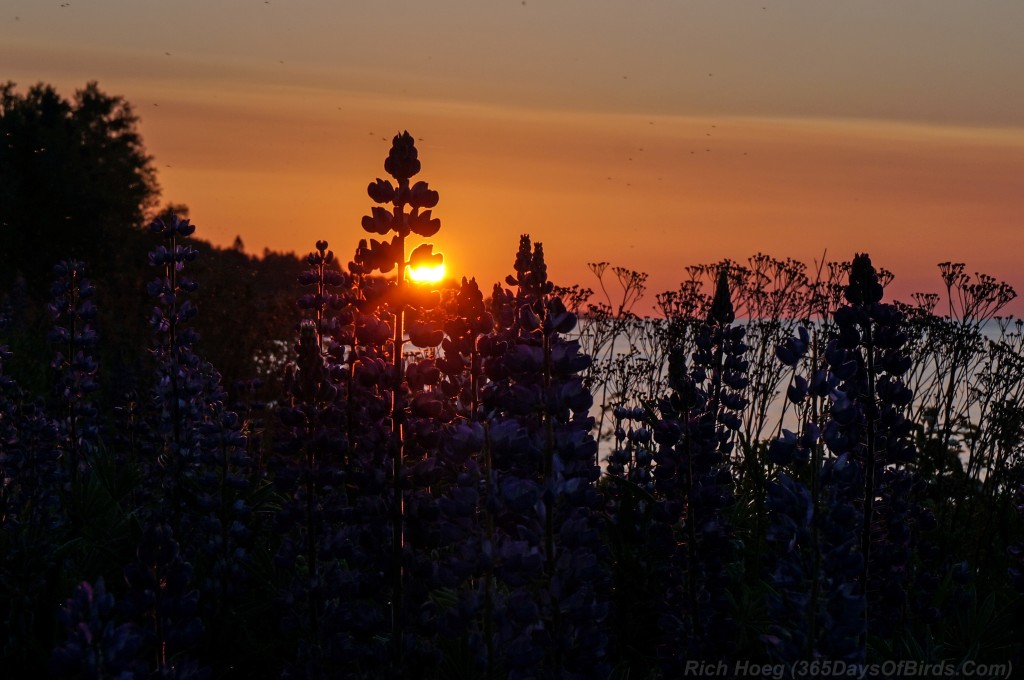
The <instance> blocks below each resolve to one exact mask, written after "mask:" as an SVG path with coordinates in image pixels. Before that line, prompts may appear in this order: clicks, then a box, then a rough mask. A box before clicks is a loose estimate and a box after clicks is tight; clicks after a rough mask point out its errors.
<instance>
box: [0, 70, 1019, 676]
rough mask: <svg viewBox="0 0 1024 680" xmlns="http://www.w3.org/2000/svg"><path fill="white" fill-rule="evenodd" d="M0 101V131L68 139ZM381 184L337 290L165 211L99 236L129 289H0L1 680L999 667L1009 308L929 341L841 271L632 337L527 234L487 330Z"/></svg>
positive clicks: (402, 173) (1015, 503) (92, 282)
mask: <svg viewBox="0 0 1024 680" xmlns="http://www.w3.org/2000/svg"><path fill="white" fill-rule="evenodd" d="M94 90H95V88H93V89H92V91H93V95H90V96H97V97H98V96H99V95H98V93H96V92H95V91H94ZM12 92H13V91H12V90H11V88H8V89H7V90H6V93H7V94H6V96H7V98H8V99H9V100H11V102H13V103H11V104H9V107H10V108H11V110H15V109H17V110H18V111H21V113H18V115H19V116H25V115H28V114H27V113H25V111H30V110H34V109H33V106H38V107H41V108H43V109H47V110H49V109H48V107H51V108H52V107H56V109H57V110H58V111H61V110H64V111H65V114H66V115H67V116H71V113H70V112H71V111H73V107H71V106H70V105H67V106H64V108H63V109H62V108H61V104H60V100H59V98H57V97H56V96H55V95H54V94H53V93H52V91H47V90H45V89H39V90H38V91H36V90H33V92H32V93H31V96H29V97H28V98H24V99H25V101H22V99H23V98H18V97H16V96H15V95H13V94H12ZM15 100H17V101H15ZM26 102H34V104H33V106H29V104H28V103H26ZM15 104H17V106H15ZM115 104H116V102H115ZM5 106H8V105H5ZM18 107H21V108H18ZM25 107H28V108H27V109H26V108H25ZM22 109H25V111H22ZM6 110H7V108H5V111H6ZM112 110H116V111H121V114H119V115H122V118H123V121H122V122H123V125H124V126H125V129H126V130H131V129H132V127H133V125H134V119H132V118H131V117H130V115H129V113H130V112H129V111H128V110H127V109H125V108H120V109H119V108H117V106H114V109H112ZM65 114H61V115H65ZM9 115H14V114H6V113H5V117H7V116H9ZM47 115H50V114H47ZM53 115H56V114H53ZM72 117H73V116H72ZM58 118H59V116H58ZM56 119H57V118H54V120H56ZM47 120H50V119H47ZM13 121H14V118H12V119H11V121H7V123H11V124H13ZM7 123H5V124H7ZM26 124H27V123H26ZM47 125H49V123H48V124H47ZM40 129H42V130H45V129H48V128H46V126H43V127H42V128H40ZM39 134H43V133H42V132H40V133H39ZM46 134H51V133H49V132H48V133H46ZM19 143H21V140H19ZM133 148H141V147H138V146H137V145H136V147H133ZM144 166H145V162H143V164H142V166H140V167H144ZM384 169H385V171H386V172H387V173H388V175H389V176H390V177H391V179H388V180H384V179H377V180H376V181H375V182H373V183H371V184H370V185H369V187H368V194H369V197H370V198H371V199H372V200H373V201H374V203H375V204H376V205H374V206H373V207H372V208H371V210H370V214H369V215H367V216H366V217H364V218H363V222H362V226H363V228H364V229H365V230H366V231H367V232H369V233H371V234H375V235H377V236H380V237H382V238H384V237H387V239H386V240H384V241H378V240H377V239H372V238H371V239H369V240H366V241H362V242H360V243H359V244H358V246H357V247H356V248H355V252H354V255H353V257H352V259H351V261H350V262H347V263H342V261H341V260H340V259H339V258H338V257H337V256H336V255H335V254H334V252H333V251H332V250H331V249H330V248H329V244H328V243H327V242H326V241H320V242H317V243H316V247H315V250H314V251H313V252H312V253H310V254H309V255H308V256H307V257H306V258H305V260H304V261H302V262H301V263H296V261H295V260H294V258H288V257H284V256H281V257H277V256H273V255H271V254H268V255H266V256H265V257H264V258H263V259H262V260H259V259H256V258H250V257H249V256H247V255H245V254H244V253H243V252H241V250H240V249H232V250H230V251H219V250H217V249H212V248H210V247H209V246H206V245H204V244H202V243H201V242H199V241H195V240H194V239H193V238H192V236H193V231H194V229H195V227H194V226H193V225H192V223H191V222H190V221H189V220H188V219H186V218H184V216H183V215H180V214H175V213H173V212H165V213H163V214H159V215H158V216H157V217H156V218H155V219H153V220H152V221H151V222H150V227H149V229H148V230H146V232H147V233H145V234H143V232H142V231H141V230H135V231H131V230H130V229H129V230H128V231H126V232H125V234H124V235H125V236H126V238H125V239H124V242H125V243H126V244H131V245H126V246H125V252H130V253H132V254H133V255H137V256H139V259H140V261H142V262H143V265H142V267H143V268H144V269H142V268H132V269H129V270H126V271H130V272H132V273H131V274H130V275H122V276H123V277H122V278H117V277H111V276H109V275H108V276H98V275H97V272H103V271H104V270H103V268H104V267H106V266H107V264H103V263H104V262H105V260H103V259H102V257H101V258H100V259H99V260H98V261H99V262H100V263H101V264H100V265H99V268H98V269H97V268H95V267H93V266H92V265H90V266H89V267H90V268H89V269H88V272H87V270H86V265H83V264H82V263H81V262H80V261H79V260H77V259H76V260H68V261H61V262H60V263H59V264H57V265H56V267H55V269H53V270H52V271H53V274H54V282H53V283H52V285H51V286H50V287H49V289H48V290H49V293H50V296H49V301H48V302H47V303H43V304H42V306H41V308H40V309H36V307H38V306H39V305H37V304H36V303H35V302H33V300H34V296H35V295H37V294H38V293H36V292H34V291H31V290H30V288H29V285H28V282H27V281H25V282H21V283H16V282H14V281H13V280H12V281H10V282H9V283H6V284H5V285H6V286H7V287H5V289H4V293H5V295H4V299H5V303H6V304H5V306H4V307H3V308H0V334H2V335H3V337H5V338H15V339H17V340H18V343H16V344H14V346H13V347H12V346H10V345H8V344H6V343H4V344H0V640H2V645H3V646H2V663H3V668H4V670H5V673H8V674H10V675H11V677H43V676H45V675H46V674H49V675H50V676H52V677H66V678H111V677H113V678H134V677H152V678H230V677H238V678H243V677H244V678H249V677H283V678H353V679H355V678H390V677H394V678H398V677H417V678H446V679H447V678H487V679H488V680H491V679H494V678H521V679H526V678H551V679H555V678H579V679H589V678H608V677H615V678H625V677H639V678H675V677H681V676H682V675H684V674H686V673H689V672H690V671H689V670H688V669H691V668H692V665H691V664H692V663H693V662H699V663H703V664H711V665H710V666H705V667H706V668H707V667H714V668H718V666H717V665H715V664H718V663H719V662H724V663H728V664H731V663H733V662H735V661H742V660H746V661H750V662H755V663H767V662H777V663H783V664H784V667H785V669H786V672H787V673H792V674H794V675H804V674H805V673H804V672H803V671H801V669H804V670H806V671H808V672H809V673H811V674H813V673H814V672H815V671H814V670H813V669H815V668H818V669H819V670H820V669H821V668H822V667H821V666H820V664H821V663H822V662H823V661H829V662H831V663H837V662H843V663H848V664H864V663H880V662H883V661H913V662H917V663H933V664H947V665H949V667H951V668H956V667H958V666H957V665H958V664H962V663H964V662H966V661H971V662H979V663H1000V662H1004V661H1007V660H1010V659H1016V661H1017V662H1018V663H1019V662H1020V659H1021V653H1022V647H1021V642H1020V641H1021V639H1022V636H1021V632H1022V628H1021V624H1022V620H1021V612H1022V605H1021V603H1022V602H1024V600H1022V599H1021V598H1022V595H1021V592H1022V578H1021V571H1022V561H1021V560H1022V549H1021V545H1022V543H1024V538H1022V535H1021V528H1022V521H1021V512H1022V511H1021V505H1022V493H1024V492H1022V489H1024V487H1022V486H1021V484H1022V472H1021V470H1022V461H1021V453H1020V452H1021V450H1022V448H1021V442H1022V441H1024V434H1022V433H1024V428H1022V427H1021V422H1022V419H1021V418H1020V417H1019V416H1020V406H1019V404H1020V396H1021V395H1019V394H1018V393H1017V392H1016V391H1015V390H1016V389H1017V388H1018V386H1019V385H1020V384H1021V383H1022V382H1024V380H1021V379H1020V378H1024V375H1022V373H1024V360H1022V359H1021V357H1024V351H1022V348H1024V339H1022V335H1021V329H1020V327H1019V325H1018V326H1014V324H1013V323H1012V322H1008V321H1001V322H1000V324H999V325H998V329H999V331H998V335H997V337H996V339H994V340H992V339H987V338H986V337H985V335H984V332H983V331H984V330H985V329H983V328H982V325H983V324H984V322H985V321H987V320H989V319H990V318H991V317H992V315H994V314H995V312H996V311H998V309H999V307H1000V306H1001V305H1002V304H1005V302H1006V301H1008V299H1009V298H1010V297H1012V290H1010V289H1008V287H1005V286H1001V285H1000V284H997V283H996V282H994V281H992V280H991V279H988V278H986V277H978V278H977V279H969V278H964V277H963V276H962V271H960V269H961V268H958V267H957V266H954V265H946V266H944V268H943V269H942V271H943V273H944V281H945V282H946V285H947V289H948V290H947V293H948V297H949V300H950V314H949V315H948V316H946V317H939V316H936V315H935V314H934V307H935V304H934V301H933V300H932V301H930V298H927V297H922V298H921V300H920V301H919V304H917V305H899V304H889V303H885V302H883V299H884V296H885V284H886V283H887V282H888V280H889V278H891V277H890V275H888V274H887V273H886V272H884V271H880V270H877V269H875V267H874V266H873V265H872V263H871V261H870V259H869V258H868V257H867V256H866V255H858V256H857V257H856V258H855V259H854V260H853V262H852V263H850V264H848V265H834V266H832V267H828V268H827V269H826V267H825V265H822V266H821V267H820V268H819V270H818V272H817V275H816V278H815V279H814V280H811V278H810V277H809V276H808V275H807V273H806V271H805V268H804V267H803V265H800V264H799V263H795V262H792V261H785V262H781V261H775V260H772V259H771V258H767V257H766V256H756V257H754V258H751V260H750V262H749V263H748V264H749V266H744V265H740V264H738V263H734V262H721V263H718V264H716V265H707V266H701V267H693V268H690V269H689V270H688V272H689V275H690V279H689V281H688V282H686V283H684V284H683V286H681V288H680V289H679V290H678V291H674V292H672V293H665V294H663V295H661V296H659V304H660V305H661V308H662V310H663V311H664V313H665V316H664V319H661V320H653V319H641V318H639V317H638V316H636V315H635V314H633V313H632V312H631V311H630V309H631V307H632V305H633V304H634V303H635V302H636V300H638V299H639V296H640V295H641V294H642V293H643V289H644V280H645V277H644V276H643V275H641V274H638V273H636V272H629V271H628V270H624V269H612V271H613V272H614V273H615V275H616V277H617V279H618V281H619V284H620V286H621V288H622V290H623V294H622V299H621V301H620V302H618V303H613V302H612V301H611V297H610V296H608V297H607V301H606V302H603V303H597V302H592V301H591V300H590V296H589V294H588V292H587V291H583V290H580V289H575V290H570V289H561V288H557V287H556V286H555V285H554V284H553V283H552V281H551V279H550V277H549V273H548V269H547V264H546V262H545V257H544V249H543V246H542V245H541V244H540V243H537V242H534V241H532V240H531V239H530V238H529V236H526V235H524V236H523V237H522V238H521V240H520V243H519V247H518V250H517V252H516V254H515V258H514V262H513V273H512V274H510V275H509V276H508V277H507V278H506V279H505V281H504V282H503V283H500V284H496V285H494V286H493V288H491V289H490V294H489V295H488V296H485V295H484V292H483V291H482V290H481V288H480V286H479V285H478V284H477V282H476V281H475V280H467V279H463V280H462V281H461V283H459V284H444V285H440V286H429V285H416V284H413V283H411V282H409V281H407V280H406V278H405V276H404V271H405V269H406V266H407V265H416V264H418V263H421V262H429V263H435V262H437V261H438V258H439V257H441V256H440V254H438V253H434V251H433V246H432V245H431V244H428V243H420V242H419V241H420V240H421V239H424V238H429V237H432V236H434V235H435V234H437V233H438V232H439V230H440V226H441V223H440V220H439V219H438V218H436V217H434V216H433V209H434V208H435V207H436V206H437V204H438V202H439V195H438V193H437V192H436V191H434V190H432V189H430V188H429V186H428V185H427V184H426V182H422V181H418V182H415V183H412V182H411V178H412V177H414V176H416V175H417V174H418V173H419V172H420V170H421V163H420V159H419V157H418V153H417V150H416V148H415V144H414V143H413V138H412V137H411V136H410V135H408V133H401V134H399V135H396V137H395V138H394V142H393V146H392V149H391V152H390V154H389V156H388V158H387V160H386V161H385V163H384ZM18 172H28V170H19V171H18ZM83 181H84V180H83ZM105 181H106V180H105ZM96 210H99V208H96ZM136 217H138V216H136ZM133 219H134V218H133ZM129 221H130V220H129ZM129 226H130V225H129ZM97 238H101V236H100V233H99V232H95V233H93V235H92V236H91V237H90V238H89V239H86V240H88V241H90V242H91V241H92V240H95V239H97ZM102 238H105V239H108V240H109V239H110V238H113V237H112V236H109V235H104V236H102ZM143 238H145V239H147V241H146V247H145V248H146V250H148V255H145V254H144V252H143V253H140V252H139V251H138V250H136V246H137V244H139V243H142V242H143ZM136 239H138V241H136ZM62 243H63V240H62V237H61V236H60V235H59V234H58V235H55V236H53V240H52V241H49V242H47V243H46V246H47V248H48V250H47V254H48V256H49V255H50V254H54V255H56V251H58V250H60V249H61V244H62ZM68 243H69V250H70V251H71V252H72V253H75V254H77V253H78V252H79V251H78V250H77V248H76V247H75V246H74V243H73V242H70V241H69V242H68ZM104 245H106V243H104ZM88 246H89V247H90V248H93V250H94V252H98V251H99V250H101V249H102V248H99V244H97V243H90V244H88ZM414 246H415V247H414ZM115 250H116V249H115ZM86 251H87V252H86V253H85V254H86V255H88V248H87V249H86ZM122 256H124V254H123V253H122V254H121V255H114V254H107V255H105V256H104V257H122ZM204 261H205V264H204ZM606 266H607V265H594V267H593V269H594V271H595V274H597V275H598V277H599V280H601V278H600V277H602V276H603V275H604V271H605V268H606ZM133 267H134V265H133ZM143 271H145V274H143V273H141V272H143ZM87 274H88V275H87ZM284 278H288V279H290V282H289V284H288V285H287V286H286V285H284V284H282V283H281V282H280V280H281V279H284ZM270 286H280V287H281V288H282V289H284V290H286V292H287V295H289V296H292V297H295V296H297V297H298V305H296V306H294V308H289V309H285V308H284V307H283V306H282V307H275V305H276V304H277V303H276V302H273V301H274V300H277V299H278V298H276V297H274V296H272V295H270V293H269V291H268V287H270ZM601 287H602V288H606V287H605V284H604V282H603V280H601ZM954 291H956V293H955V294H954ZM143 296H145V297H146V300H147V301H146V302H145V303H143V302H140V300H139V299H136V298H141V297H143ZM954 300H955V301H956V303H954ZM929 301H930V302H929ZM929 305H930V306H929ZM955 305H956V306H955ZM19 306H20V309H18V307H19ZM105 306H109V310H108V311H107V312H104V311H103V310H104V307H105ZM261 306H262V307H269V308H270V309H269V311H264V312H257V311H254V310H255V309H256V308H257V307H261ZM954 308H955V310H956V314H954ZM208 309H210V310H213V315H212V316H210V315H208V313H207V311H206V310H208ZM227 309H230V312H227V311H225V310H227ZM42 310H45V311H46V312H47V313H46V314H45V318H46V321H45V324H46V330H45V334H46V335H48V337H49V338H50V341H51V342H50V343H49V344H48V345H46V350H45V351H46V352H47V353H48V354H49V356H48V357H47V358H45V359H44V362H45V363H44V364H43V367H42V368H38V369H37V370H32V369H33V368H34V367H35V364H34V363H33V362H34V361H35V359H34V357H35V356H36V355H37V354H39V353H40V352H41V351H42V350H32V349H28V348H29V345H30V343H29V342H28V339H30V338H33V337H35V336H34V335H33V334H34V333H37V331H38V328H37V326H38V327H41V325H42V323H43V321H42V319H43V318H44V314H43V311H42ZM200 312H202V313H200ZM250 312H251V315H250ZM135 314H139V316H140V318H139V319H138V323H139V324H140V327H142V330H140V331H139V332H138V335H135V331H129V332H125V333H114V335H115V336H117V337H116V338H115V339H110V338H109V334H108V333H107V332H106V331H107V330H108V329H109V328H110V326H109V325H108V322H107V321H105V319H109V318H114V317H127V316H131V315H135ZM105 315H106V316H105ZM204 318H205V319H206V320H205V321H204ZM19 324H20V325H19ZM278 334H280V335H278ZM281 337H286V338H287V339H288V342H287V343H284V344H283V345H282V344H280V340H279V338H281ZM129 340H130V341H131V342H129ZM623 342H624V343H625V345H626V348H623V346H622V344H621V343H623ZM132 343H135V344H132ZM110 347H115V348H117V349H116V350H115V352H116V353H114V354H112V353H111V350H110ZM19 348H25V349H28V358H25V359H23V360H22V362H21V363H19V362H18V350H19ZM627 348H628V349H627ZM114 357H117V358H118V360H119V361H121V362H122V363H121V364H120V365H122V366H123V368H124V369H125V370H126V371H127V372H128V373H129V374H130V375H131V378H130V379H128V378H126V377H125V376H122V377H121V379H120V380H113V379H111V376H108V375H105V374H106V373H107V372H109V371H111V370H112V364H111V361H113V360H114ZM922 362H927V366H928V367H933V368H934V373H928V372H927V370H932V369H931V368H928V369H922V367H921V364H922ZM225 367H227V370H226V371H225V372H224V373H222V372H221V371H222V370H224V369H225ZM19 369H26V370H25V371H24V373H25V375H26V377H27V379H26V380H20V379H15V376H18V377H20V376H19ZM219 369H220V370H219ZM227 376H230V379H227ZM1014 376H1016V378H1017V379H1014ZM238 378H245V380H244V381H242V382H239V381H238V380H237V379H238ZM122 381H123V382H122ZM964 385H966V386H964ZM125 386H127V387H128V388H129V389H122V387H125ZM986 395H988V396H986ZM595 398H596V399H597V401H598V403H597V404H595ZM964 404H966V406H964ZM265 406H272V407H273V408H272V409H266V408H264V407H265ZM752 410H756V411H757V412H756V413H751V411H752ZM769 412H771V413H777V416H776V415H769ZM979 414H980V415H979ZM773 418H775V420H772V419H773ZM605 426H607V427H605ZM801 664H802V665H801ZM813 664H819V665H818V666H814V665H813Z"/></svg>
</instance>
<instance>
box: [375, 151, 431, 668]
mask: <svg viewBox="0 0 1024 680" xmlns="http://www.w3.org/2000/svg"><path fill="white" fill-rule="evenodd" d="M384 170H385V171H386V172H387V173H388V174H389V175H391V177H393V178H394V179H395V181H396V183H397V186H396V185H393V184H392V183H391V181H390V180H382V179H379V178H378V179H377V180H376V181H375V182H374V183H372V184H370V185H369V187H368V189H367V192H368V193H369V195H370V198H372V199H373V200H374V201H375V202H376V203H378V204H380V205H377V206H374V207H373V208H371V214H370V215H367V216H365V217H363V220H362V226H363V229H365V230H366V231H368V232H370V233H373V234H380V235H381V236H386V235H387V234H388V233H392V232H393V233H394V234H395V235H394V236H393V237H392V239H391V241H389V242H378V241H377V240H375V239H371V240H370V244H369V249H368V253H367V261H368V262H370V263H372V264H371V269H374V270H377V271H380V272H381V273H382V274H386V273H388V272H390V271H391V270H392V269H397V272H396V277H395V287H394V290H393V292H392V297H391V300H390V304H389V306H390V308H391V311H392V312H393V314H394V329H393V330H394V334H393V336H392V337H393V344H392V348H391V363H392V366H393V374H392V378H393V380H394V383H393V387H392V403H391V423H392V435H393V436H392V442H391V447H392V458H391V464H392V466H391V476H392V517H393V519H392V527H393V529H392V539H391V540H392V551H393V555H392V559H393V564H392V570H393V576H392V612H391V613H392V637H393V643H394V645H395V651H396V657H397V658H398V660H399V665H402V659H403V657H404V642H403V639H402V638H403V631H404V623H403V617H404V614H403V607H404V605H403V588H404V585H403V580H404V568H403V560H404V555H403V553H404V545H405V532H404V525H405V499H404V493H403V476H404V470H403V468H404V458H405V455H404V445H405V441H404V433H403V426H404V420H405V417H404V409H405V404H404V403H403V402H402V399H401V396H400V395H401V393H402V390H403V383H404V382H405V369H404V363H403V361H404V356H403V347H404V345H405V328H404V323H405V312H406V309H407V306H408V304H409V301H408V300H407V299H406V298H407V289H408V284H407V283H406V281H405V267H406V264H407V261H406V255H405V245H406V244H405V241H406V238H407V237H408V236H409V235H410V234H416V235H417V236H421V237H424V238H427V237H430V236H433V235H434V234H436V233H437V232H438V230H439V229H440V228H441V221H440V220H439V219H436V218H434V217H432V214H431V208H433V207H434V206H436V205H437V201H438V194H437V192H436V191H432V190H431V189H430V188H429V186H428V185H427V183H426V182H417V183H416V184H413V185H410V183H409V180H410V178H412V177H413V176H415V175H416V174H417V173H419V171H420V161H419V159H418V152H417V150H416V145H415V141H414V140H413V138H412V136H411V135H410V134H409V133H408V132H402V133H401V134H398V135H395V137H394V139H393V140H392V144H391V151H390V152H389V153H388V157H387V159H386V160H385V161H384ZM387 204H390V205H391V206H392V208H391V209H390V210H389V209H387V208H385V207H382V206H383V205H387ZM421 252H422V251H421ZM440 341H441V339H440V338H437V342H438V343H440Z"/></svg>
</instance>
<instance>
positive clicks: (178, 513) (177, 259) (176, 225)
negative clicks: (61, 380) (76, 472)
mask: <svg viewBox="0 0 1024 680" xmlns="http://www.w3.org/2000/svg"><path fill="white" fill-rule="evenodd" d="M150 231H151V232H153V233H154V234H156V235H157V236H159V237H160V238H162V239H163V240H164V243H162V244H160V245H158V246H157V247H156V248H154V249H153V250H152V251H150V253H149V263H150V265H151V266H153V267H158V268H161V269H162V273H161V275H160V276H158V277H157V278H155V279H153V280H152V281H151V282H150V283H149V285H148V286H147V290H148V292H149V294H150V295H151V296H152V297H154V298H156V301H157V304H156V306H155V307H154V308H153V312H152V314H151V316H150V327H151V330H152V332H153V353H154V357H155V359H156V362H157V371H156V373H157V375H156V377H157V384H156V389H155V392H154V398H155V405H156V408H157V409H158V414H157V420H156V423H155V427H153V429H152V432H153V434H155V436H156V441H155V442H154V444H155V446H156V449H157V450H156V452H155V453H156V454H157V455H156V460H155V461H148V462H149V463H150V464H152V463H154V462H155V463H156V465H157V466H159V468H160V469H161V471H162V477H163V484H162V486H163V493H164V505H165V507H164V508H162V509H161V515H162V518H161V521H164V522H171V523H172V526H173V525H176V524H178V522H179V520H181V519H182V504H184V503H185V502H186V498H185V495H184V493H183V490H182V487H183V486H184V485H185V484H186V483H187V482H188V480H190V479H191V478H192V477H193V476H194V474H195V470H196V466H197V464H198V458H199V451H198V441H197V437H196V434H197V433H196V432H195V430H194V426H195V425H198V423H199V422H200V421H201V419H202V417H203V411H204V407H205V403H204V401H203V389H204V387H205V386H206V385H205V382H206V376H204V375H202V370H203V368H204V366H202V365H201V361H200V359H199V357H197V356H196V355H195V353H194V352H193V349H192V347H193V344H194V343H195V341H196V340H197V339H198V334H197V333H196V332H195V330H194V329H193V328H192V327H191V326H189V325H188V321H189V320H190V319H192V318H193V317H194V316H195V314H196V308H195V306H194V305H193V304H192V303H191V301H189V300H188V295H189V294H190V293H192V292H195V291H196V290H197V289H198V287H199V286H198V284H196V283H195V282H194V281H192V280H191V279H190V278H188V277H186V276H185V275H184V274H183V272H184V269H185V263H187V262H191V261H192V260H194V259H195V258H196V255H197V253H196V250H195V249H194V248H193V247H192V246H189V245H185V244H183V243H182V241H183V240H184V239H185V238H186V237H188V236H190V235H191V234H192V233H193V232H194V231H195V226H194V225H192V224H190V223H189V221H188V220H187V219H180V218H179V217H178V216H177V215H175V214H173V213H171V214H168V215H166V216H165V217H161V218H157V219H156V220H154V221H153V222H152V223H151V224H150ZM181 529H182V527H178V530H179V532H180V531H181Z"/></svg>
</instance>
